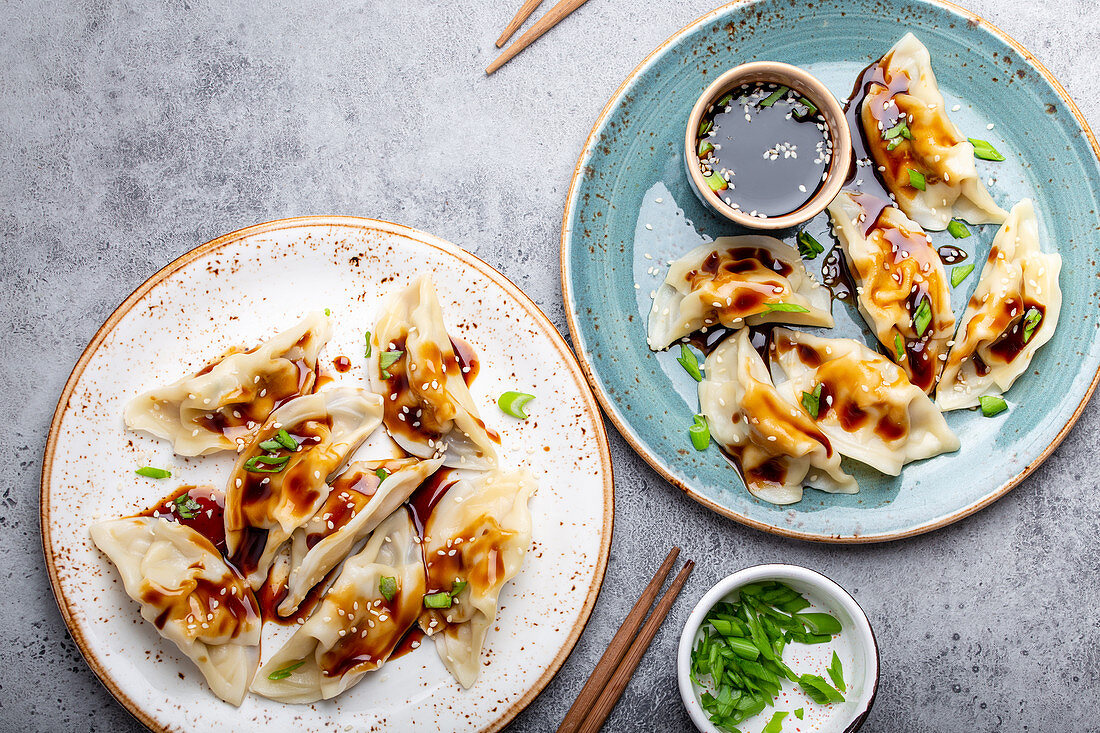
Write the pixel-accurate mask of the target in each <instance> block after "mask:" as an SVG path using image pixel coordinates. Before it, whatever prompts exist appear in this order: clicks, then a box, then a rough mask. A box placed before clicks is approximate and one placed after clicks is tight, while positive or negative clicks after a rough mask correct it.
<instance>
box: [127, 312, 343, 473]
mask: <svg viewBox="0 0 1100 733" xmlns="http://www.w3.org/2000/svg"><path fill="white" fill-rule="evenodd" d="M331 335H332V323H331V320H330V319H329V318H328V317H326V316H325V315H324V314H322V313H310V314H309V315H308V316H306V317H305V319H303V320H302V321H301V322H300V323H298V324H297V325H296V326H294V327H293V328H291V329H288V330H286V331H283V332H282V333H280V334H278V335H276V336H273V337H272V338H270V339H268V340H267V341H265V342H263V343H262V344H260V345H259V346H257V347H256V348H254V349H251V350H249V351H235V352H230V353H229V354H227V355H226V356H223V357H221V358H220V359H218V360H217V361H215V362H213V363H212V364H210V365H208V366H207V367H205V368H204V369H202V370H201V371H199V372H198V373H197V374H195V375H193V376H190V377H184V378H183V379H181V380H179V381H178V382H174V383H172V384H169V385H168V386H166V387H159V388H157V389H154V390H152V391H150V392H146V393H144V394H141V395H138V396H137V397H135V398H134V399H133V400H131V401H130V403H129V404H128V405H127V406H126V412H125V415H124V418H125V421H126V427H128V428H130V429H131V430H141V431H144V432H147V433H152V434H153V435H155V436H157V437H158V438H164V439H165V440H170V441H172V450H174V451H175V452H176V453H178V454H179V455H181V456H204V455H208V454H210V453H216V452H218V451H226V450H237V449H238V448H239V447H240V445H242V444H243V443H245V442H247V439H248V438H249V436H250V434H251V433H252V432H253V431H254V430H255V429H256V428H258V427H259V426H260V425H261V424H262V423H263V422H264V420H266V419H267V417H268V416H269V415H270V414H271V413H272V411H274V410H275V408H277V407H278V406H279V405H281V404H283V403H284V402H286V401H287V400H290V399H293V398H294V397H297V396H299V395H303V394H308V393H309V392H310V391H312V390H313V385H314V383H315V382H316V379H317V355H318V354H319V353H320V351H321V348H322V347H323V346H324V345H325V343H326V342H327V341H328V340H329V338H330V336H331Z"/></svg>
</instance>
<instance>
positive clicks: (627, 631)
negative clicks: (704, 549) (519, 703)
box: [558, 547, 680, 733]
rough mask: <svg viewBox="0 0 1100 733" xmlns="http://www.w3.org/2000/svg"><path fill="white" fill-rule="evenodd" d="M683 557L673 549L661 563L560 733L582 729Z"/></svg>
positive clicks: (596, 668) (583, 688)
mask: <svg viewBox="0 0 1100 733" xmlns="http://www.w3.org/2000/svg"><path fill="white" fill-rule="evenodd" d="M679 555H680V548H679V547H673V548H672V549H671V550H669V553H668V557H666V558H665V561H664V562H663V563H661V567H659V568H658V569H657V573H656V574H655V575H654V576H653V579H652V580H650V581H649V585H647V586H646V587H645V590H643V591H642V595H641V596H639V598H638V601H637V603H635V604H634V608H632V609H630V613H628V614H627V615H626V618H625V619H623V623H622V626H620V627H619V630H618V631H617V632H616V633H615V636H614V637H613V638H612V639H611V643H610V644H608V645H607V650H606V651H605V652H604V653H603V656H602V657H600V661H599V662H597V663H596V667H595V669H593V670H592V676H591V677H589V678H588V681H587V682H585V683H584V687H582V688H581V691H580V694H578V695H577V699H576V701H575V702H574V703H573V706H572V707H571V708H569V712H568V713H566V714H565V719H564V720H562V722H561V725H559V726H558V733H573V731H575V730H577V728H578V727H580V724H581V723H582V722H583V721H584V717H585V715H587V713H588V710H589V708H591V707H592V705H593V704H594V703H595V702H596V699H597V698H598V697H599V695H600V693H601V692H603V688H604V686H605V685H606V684H607V681H608V680H609V679H610V678H611V675H612V674H614V672H615V668H616V667H618V666H619V662H621V661H622V659H623V656H625V655H626V652H627V650H628V649H630V642H631V641H633V640H634V636H635V635H636V634H637V633H638V629H639V628H640V627H641V625H642V621H643V620H644V619H645V615H646V614H647V613H648V612H649V607H650V606H652V605H653V599H654V598H656V597H657V593H658V591H660V590H661V586H663V585H664V584H665V578H667V577H668V574H669V571H671V570H672V565H673V563H675V562H676V558H677V557H678V556H679Z"/></svg>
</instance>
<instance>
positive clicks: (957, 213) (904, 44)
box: [860, 33, 1007, 231]
mask: <svg viewBox="0 0 1100 733" xmlns="http://www.w3.org/2000/svg"><path fill="white" fill-rule="evenodd" d="M866 92H867V94H866V97H864V100H863V107H862V108H861V110H860V117H861V121H862V123H863V133H864V136H865V138H866V140H867V147H868V148H869V149H870V152H871V155H872V157H873V158H874V161H875V165H876V166H877V167H878V169H879V173H880V174H881V176H882V178H883V180H885V181H886V186H887V188H889V189H890V191H891V192H892V193H893V194H894V196H895V198H896V200H897V203H898V206H899V207H901V210H902V211H904V212H905V213H906V214H907V215H908V216H909V218H910V219H912V220H913V221H915V222H917V223H918V224H920V225H921V226H922V227H924V228H925V229H927V230H930V231H941V230H943V229H946V228H947V225H948V224H949V223H951V219H952V217H959V218H961V219H965V220H967V221H968V222H970V223H971V224H1000V223H1001V222H1002V221H1004V219H1005V216H1006V215H1007V214H1006V212H1005V211H1004V209H1002V208H1000V207H999V206H997V204H996V203H995V202H994V201H993V198H992V197H991V196H990V195H989V192H988V191H986V189H985V186H984V185H982V181H981V179H980V178H979V177H978V170H977V168H976V166H975V163H974V146H973V145H972V144H971V143H970V142H969V141H968V140H967V139H966V137H964V136H963V134H962V133H961V132H959V128H957V127H955V125H954V123H952V122H951V120H950V119H949V118H948V117H947V109H946V108H945V106H944V102H943V95H941V94H940V88H939V85H938V84H937V83H936V75H935V74H933V73H932V62H931V60H930V59H929V56H928V49H927V48H925V47H924V45H923V44H922V43H921V42H920V41H918V40H917V38H916V36H914V35H913V34H912V33H906V34H905V36H904V37H903V38H902V39H901V40H900V41H898V42H897V44H895V45H894V47H893V48H892V49H890V51H889V52H888V53H887V54H886V55H885V56H883V57H882V58H881V59H880V60H879V62H878V65H877V68H876V70H875V76H874V78H873V80H872V81H871V82H870V83H869V84H868V85H867V89H866ZM909 171H914V177H913V178H911V177H910V173H909ZM916 174H919V175H920V176H923V181H924V188H923V190H922V189H920V188H917V185H919V181H920V180H921V179H920V178H918V177H916ZM915 182H918V183H917V185H914V184H915Z"/></svg>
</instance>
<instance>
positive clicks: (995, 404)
mask: <svg viewBox="0 0 1100 733" xmlns="http://www.w3.org/2000/svg"><path fill="white" fill-rule="evenodd" d="M978 404H980V405H981V406H982V414H983V415H985V416H986V417H994V416H995V415H1000V414H1001V413H1002V412H1004V411H1005V410H1007V409H1008V403H1007V402H1005V401H1004V400H1003V399H1002V398H1000V397H997V396H995V395H994V396H989V395H982V396H981V397H979V398H978Z"/></svg>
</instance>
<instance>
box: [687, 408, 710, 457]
mask: <svg viewBox="0 0 1100 733" xmlns="http://www.w3.org/2000/svg"><path fill="white" fill-rule="evenodd" d="M694 420H695V421H694V423H692V426H691V427H690V428H688V435H689V436H690V437H691V444H692V445H693V446H695V450H706V449H707V446H708V445H710V428H709V427H708V426H707V419H706V418H705V417H703V416H702V415H696V416H695V418H694Z"/></svg>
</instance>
